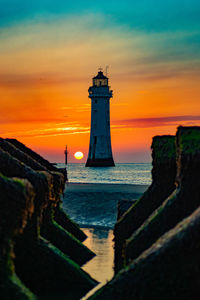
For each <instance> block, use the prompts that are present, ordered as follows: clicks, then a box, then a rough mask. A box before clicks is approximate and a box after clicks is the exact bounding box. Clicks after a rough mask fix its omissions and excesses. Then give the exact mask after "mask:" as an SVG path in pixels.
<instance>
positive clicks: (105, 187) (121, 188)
mask: <svg viewBox="0 0 200 300" xmlns="http://www.w3.org/2000/svg"><path fill="white" fill-rule="evenodd" d="M148 187H149V185H147V184H144V185H143V184H123V183H76V182H68V183H66V186H65V193H68V192H70V193H78V192H87V193H92V192H106V193H133V194H134V193H138V194H142V193H144V192H145V191H146V189H147V188H148Z"/></svg>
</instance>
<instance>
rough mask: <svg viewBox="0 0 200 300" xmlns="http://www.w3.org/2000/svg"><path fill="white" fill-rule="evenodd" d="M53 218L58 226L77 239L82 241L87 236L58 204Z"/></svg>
mask: <svg viewBox="0 0 200 300" xmlns="http://www.w3.org/2000/svg"><path fill="white" fill-rule="evenodd" d="M54 219H55V221H56V222H57V223H58V224H59V225H60V226H62V227H63V228H64V229H65V230H67V231H68V232H69V233H71V234H72V235H73V236H74V237H75V238H77V239H78V240H79V241H81V242H83V241H84V240H85V239H86V238H87V236H86V234H85V233H84V232H83V231H82V230H81V229H80V227H79V226H78V225H77V224H76V223H75V222H73V221H72V220H71V219H70V218H69V216H68V215H67V214H66V213H65V212H64V210H63V209H62V208H61V207H60V205H58V206H57V207H56V208H55V213H54Z"/></svg>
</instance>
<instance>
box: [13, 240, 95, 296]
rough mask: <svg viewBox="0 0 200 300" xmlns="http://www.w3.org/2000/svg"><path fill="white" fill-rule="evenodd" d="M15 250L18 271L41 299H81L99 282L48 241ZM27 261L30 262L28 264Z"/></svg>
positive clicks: (18, 244)
mask: <svg viewBox="0 0 200 300" xmlns="http://www.w3.org/2000/svg"><path fill="white" fill-rule="evenodd" d="M20 243H21V241H20V239H19V241H18V243H17V244H16V247H15V252H16V256H17V257H18V259H17V260H16V261H15V265H16V272H17V274H18V276H20V278H21V279H22V280H23V282H24V283H25V284H26V286H28V287H29V288H30V289H31V290H32V291H33V292H34V293H35V294H36V295H37V296H38V297H39V299H73V300H76V299H77V300H78V299H80V298H81V297H82V296H83V295H85V294H86V293H87V292H88V291H89V290H90V289H92V288H93V287H94V286H95V285H96V284H97V282H96V281H95V280H94V279H92V278H91V277H90V276H89V275H88V274H87V273H86V272H84V271H83V270H82V269H81V268H80V267H79V266H78V265H77V264H76V263H75V262H73V261H72V260H70V259H69V258H68V257H67V256H65V255H64V254H63V253H62V252H61V251H59V250H58V249H57V248H56V247H54V246H53V245H52V244H51V243H49V242H47V241H46V240H45V239H42V238H40V239H38V241H37V242H31V241H29V242H28V243H27V244H26V246H25V247H24V243H23V241H22V243H21V245H20ZM24 262H26V263H24Z"/></svg>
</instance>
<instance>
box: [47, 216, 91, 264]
mask: <svg viewBox="0 0 200 300" xmlns="http://www.w3.org/2000/svg"><path fill="white" fill-rule="evenodd" d="M41 235H42V236H43V237H44V238H45V239H47V240H48V241H50V242H51V243H52V244H53V245H54V246H56V247H57V248H58V249H60V250H61V251H62V252H63V253H64V254H66V255H67V256H68V257H69V258H70V259H72V260H73V261H74V262H76V263H77V264H79V265H80V266H81V265H83V264H85V263H86V262H87V261H89V260H90V259H92V258H93V257H94V256H95V254H94V253H93V252H92V251H91V250H89V249H88V248H87V247H86V246H85V245H83V244H82V243H81V242H80V241H79V240H78V239H76V238H75V237H74V236H73V235H72V234H70V233H69V232H67V231H66V230H65V229H63V228H62V227H61V226H60V225H58V224H57V223H56V222H55V221H54V220H53V218H52V217H51V216H50V215H49V213H48V211H46V212H45V214H44V219H43V223H42V225H41Z"/></svg>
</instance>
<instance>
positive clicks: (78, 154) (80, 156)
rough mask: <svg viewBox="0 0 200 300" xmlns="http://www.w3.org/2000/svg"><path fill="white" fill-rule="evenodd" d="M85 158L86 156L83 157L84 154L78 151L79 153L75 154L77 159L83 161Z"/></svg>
mask: <svg viewBox="0 0 200 300" xmlns="http://www.w3.org/2000/svg"><path fill="white" fill-rule="evenodd" d="M83 156H84V155H83V152H80V151H78V152H76V153H74V157H75V158H76V159H82V158H83Z"/></svg>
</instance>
